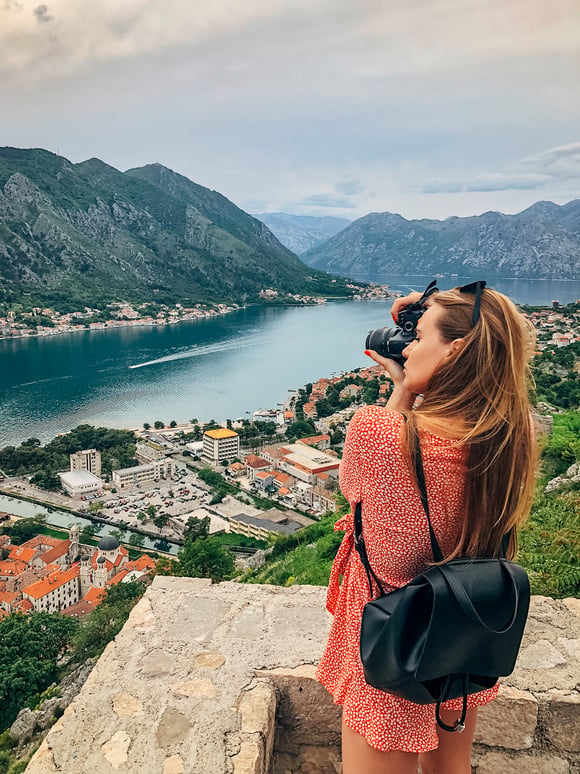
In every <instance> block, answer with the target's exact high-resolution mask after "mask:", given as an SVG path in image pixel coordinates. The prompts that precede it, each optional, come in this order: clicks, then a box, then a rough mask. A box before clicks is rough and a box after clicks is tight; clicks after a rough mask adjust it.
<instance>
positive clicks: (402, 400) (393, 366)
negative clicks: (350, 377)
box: [365, 349, 417, 412]
mask: <svg viewBox="0 0 580 774" xmlns="http://www.w3.org/2000/svg"><path fill="white" fill-rule="evenodd" d="M365 355H368V356H369V357H370V358H372V359H373V360H374V361H375V363H376V364H377V365H380V366H381V367H382V368H384V369H385V371H386V372H387V373H388V375H389V376H390V377H391V379H392V380H393V391H392V392H391V395H390V397H389V400H388V401H387V405H386V407H385V408H388V409H391V410H392V411H400V412H403V411H410V410H411V409H412V408H413V404H414V403H415V398H416V397H417V396H416V394H415V393H414V392H409V390H407V388H406V387H405V383H404V381H405V373H404V371H403V368H402V366H400V365H399V364H398V363H395V361H394V360H391V358H388V357H382V355H379V354H378V353H377V352H375V351H374V350H372V349H366V350H365Z"/></svg>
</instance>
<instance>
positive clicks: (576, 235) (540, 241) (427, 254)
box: [301, 199, 580, 279]
mask: <svg viewBox="0 0 580 774" xmlns="http://www.w3.org/2000/svg"><path fill="white" fill-rule="evenodd" d="M301 257H302V260H303V261H305V262H306V263H307V264H309V265H310V266H312V267H315V268H317V269H322V270H324V271H330V272H333V273H336V274H342V275H346V276H351V277H359V278H362V277H368V278H369V279H372V278H373V277H378V276H383V277H384V276H385V275H388V274H389V273H393V274H458V275H460V276H475V275H477V276H480V275H481V276H485V277H522V278H528V279H544V278H545V279H579V278H580V200H579V199H576V200H574V201H571V202H569V203H568V204H565V205H563V206H558V205H557V204H553V203H552V202H537V203H536V204H534V205H532V206H531V207H529V208H528V209H527V210H524V211H523V212H520V213H518V214H517V215H502V214H501V213H499V212H486V213H484V214H483V215H479V216H474V217H470V218H458V217H451V218H447V220H443V221H440V220H406V219H405V218H403V217H401V215H393V214H391V213H389V212H383V213H371V214H370V215H366V216H365V217H364V218H360V219H359V220H356V221H354V223H352V224H351V225H350V226H348V227H347V228H346V229H344V231H341V232H340V233H338V234H336V235H335V236H333V237H331V238H330V239H329V240H327V241H326V242H324V244H322V245H319V246H317V247H313V248H312V249H310V250H308V251H307V252H306V253H304V254H303V255H302V256H301Z"/></svg>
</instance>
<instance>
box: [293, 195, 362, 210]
mask: <svg viewBox="0 0 580 774" xmlns="http://www.w3.org/2000/svg"><path fill="white" fill-rule="evenodd" d="M300 204H306V205H308V206H310V207H330V208H332V207H338V208H339V209H354V207H355V205H354V204H353V202H351V201H350V200H349V199H347V198H346V197H344V196H335V195H334V194H312V195H311V196H305V197H304V198H303V199H302V201H301V202H300Z"/></svg>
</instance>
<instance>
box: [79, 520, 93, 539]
mask: <svg viewBox="0 0 580 774" xmlns="http://www.w3.org/2000/svg"><path fill="white" fill-rule="evenodd" d="M95 532H96V530H95V525H94V524H85V526H84V527H83V528H82V530H81V533H80V535H79V540H80V542H81V543H87V542H88V541H89V540H90V539H91V538H92V537H94V535H95Z"/></svg>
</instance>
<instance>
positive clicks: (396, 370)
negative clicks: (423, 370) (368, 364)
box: [365, 349, 405, 385]
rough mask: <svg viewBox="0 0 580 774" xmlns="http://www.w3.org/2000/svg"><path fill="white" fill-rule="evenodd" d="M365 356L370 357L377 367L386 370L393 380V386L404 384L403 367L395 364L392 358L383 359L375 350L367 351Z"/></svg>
mask: <svg viewBox="0 0 580 774" xmlns="http://www.w3.org/2000/svg"><path fill="white" fill-rule="evenodd" d="M365 355H368V356H369V357H370V358H371V359H372V360H374V361H375V363H376V364H377V365H380V366H381V368H384V369H385V371H386V372H387V373H388V375H389V376H390V377H391V379H392V380H393V384H394V385H396V384H403V379H404V377H405V374H404V372H403V366H401V365H399V364H398V363H395V361H394V360H391V358H390V357H383V356H382V355H379V354H378V352H375V351H374V349H365Z"/></svg>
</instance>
